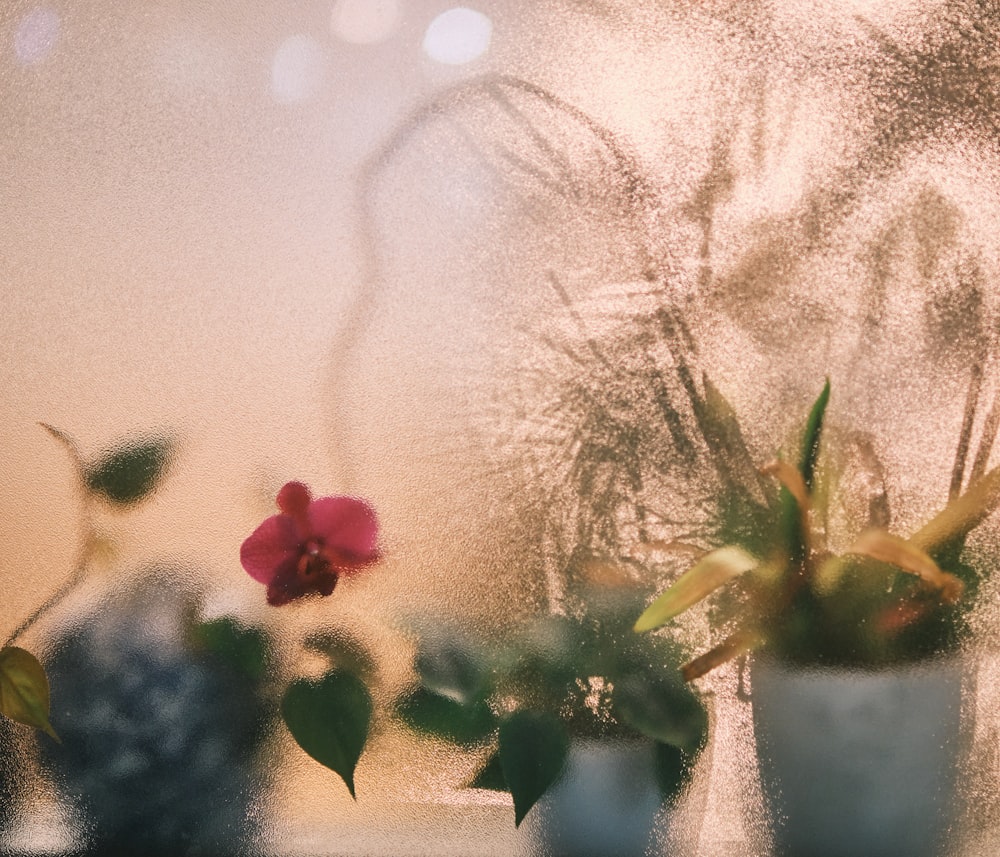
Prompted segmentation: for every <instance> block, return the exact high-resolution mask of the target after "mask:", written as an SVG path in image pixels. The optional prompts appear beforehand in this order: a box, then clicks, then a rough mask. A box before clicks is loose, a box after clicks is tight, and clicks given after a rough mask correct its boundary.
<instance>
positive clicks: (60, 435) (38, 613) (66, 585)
mask: <svg viewBox="0 0 1000 857" xmlns="http://www.w3.org/2000/svg"><path fill="white" fill-rule="evenodd" d="M39 425H40V426H41V427H42V428H43V429H45V430H46V431H47V432H48V433H49V434H50V435H52V436H53V437H54V438H55V439H56V440H58V441H59V442H60V443H61V444H62V445H63V446H64V447H65V448H66V451H67V452H69V454H70V458H72V459H73V465H74V467H73V470H74V473H75V474H76V477H77V481H78V482H79V483H80V485H81V488H82V490H83V496H84V501H83V511H82V516H81V517H82V521H81V524H82V526H83V528H84V531H85V532H87V533H90V509H89V506H90V504H89V502H88V498H89V495H88V494H87V492H86V488H85V486H83V459H82V458H81V457H80V452H79V450H78V448H77V445H76V442H75V441H74V440H73V438H71V437H70V436H69V435H68V434H66V433H65V432H62V431H60V430H59V429H57V428H55V427H54V426H50V425H49V424H48V423H39ZM92 548H93V544H92V539H91V538H90V537H89V536H88V538H87V541H86V543H85V544H84V545H83V550H82V551H81V553H80V557H79V559H78V560H77V562H76V567H75V568H74V569H73V573H72V574H71V575H70V576H69V577H68V578H67V579H66V580H65V581H64V582H63V583H62V585H61V586H60V587H59V588H58V589H57V590H56V591H55V592H54V593H53V594H52V595H50V596H49V597H48V598H47V599H45V601H43V602H42V604H41V605H40V606H39V607H37V608H35V610H34V611H32V613H31V614H30V615H29V616H28V617H27V618H26V619H24V621H22V622H21V624H20V625H18V626H17V627H16V628H15V629H14V631H13V632H12V633H11V635H10V636H9V637H7V640H6V642H4V644H3V646H4V647H7V646H10V645H13V643H14V642H15V641H16V640H17V639H18V637H20V636H21V635H22V634H23V633H24V632H25V631H27V630H28V629H29V628H30V627H31V626H32V625H34V624H35V622H37V621H38V620H39V619H40V618H41V617H42V616H44V615H45V614H46V613H47V612H48V611H49V610H51V609H52V608H53V607H55V606H56V605H57V604H58V603H59V602H60V601H62V600H63V599H64V598H65V597H66V596H67V595H69V593H70V592H71V591H72V590H73V588H74V587H75V586H76V585H77V584H78V583H79V582H80V581H81V580H82V579H83V577H84V575H85V574H86V571H87V565H88V564H89V561H90V554H91V550H92Z"/></svg>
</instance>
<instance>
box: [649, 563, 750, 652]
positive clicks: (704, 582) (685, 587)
mask: <svg viewBox="0 0 1000 857" xmlns="http://www.w3.org/2000/svg"><path fill="white" fill-rule="evenodd" d="M758 565H759V560H758V559H757V558H756V557H754V556H752V555H751V554H749V553H747V552H746V551H745V550H743V549H742V548H738V547H735V546H729V547H724V548H719V549H717V550H714V551H710V552H709V553H707V554H705V556H703V557H702V558H701V559H700V560H699V561H698V562H696V563H695V564H694V566H692V567H691V568H690V569H689V570H688V571H686V572H685V573H684V574H682V575H681V576H680V578H679V579H678V580H677V582H676V583H674V585H673V586H671V587H670V588H669V589H668V590H667V591H666V592H664V593H663V594H662V595H660V597H659V598H657V599H656V600H655V601H654V602H653V603H652V604H650V605H649V607H647V608H646V610H645V612H644V613H643V614H642V615H641V616H640V617H639V619H638V621H637V622H636V623H635V626H634V630H636V631H639V632H642V631H652V630H653V629H654V628H659V627H660V626H661V625H664V624H666V623H667V622H669V621H670V620H671V619H673V618H674V617H675V616H677V615H679V614H681V613H683V612H684V611H685V610H687V609H688V608H689V607H691V606H692V605H694V604H697V603H698V602H699V601H701V600H702V599H703V598H704V597H705V596H707V595H709V594H711V593H712V592H714V591H715V590H716V589H718V588H719V587H720V586H723V585H724V584H726V583H728V582H729V581H730V580H732V579H733V578H734V577H739V575H741V574H743V573H744V572H747V571H750V570H751V569H754V568H756V567H757V566H758Z"/></svg>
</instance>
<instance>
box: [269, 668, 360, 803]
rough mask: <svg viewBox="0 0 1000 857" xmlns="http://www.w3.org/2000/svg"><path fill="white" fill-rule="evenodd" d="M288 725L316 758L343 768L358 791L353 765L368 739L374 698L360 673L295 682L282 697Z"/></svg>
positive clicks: (336, 768) (335, 673) (335, 769)
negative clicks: (358, 675) (358, 676)
mask: <svg viewBox="0 0 1000 857" xmlns="http://www.w3.org/2000/svg"><path fill="white" fill-rule="evenodd" d="M281 716H282V717H283V718H284V721H285V725H286V726H287V727H288V731H289V732H291V733H292V737H293V738H295V740H296V741H297V742H298V745H299V746H300V747H301V748H302V749H303V750H305V752H306V753H308V754H309V755H310V756H312V758H314V759H315V760H316V761H317V762H319V763H320V764H321V765H325V766H326V767H328V768H329V769H330V770H331V771H333V772H334V773H336V774H339V775H340V777H341V778H342V779H343V781H344V783H345V784H346V785H347V788H348V790H349V791H350V793H351V797H356V795H355V794H354V769H355V767H357V764H358V759H359V758H360V757H361V752H362V751H363V750H364V748H365V742H366V741H367V740H368V729H369V726H370V725H371V717H372V700H371V696H370V695H369V693H368V689H367V688H366V687H365V685H364V683H363V682H362V681H361V680H360V679H358V678H357V677H356V676H353V675H351V674H350V673H346V672H338V671H336V670H334V671H332V672H329V673H327V674H326V675H325V676H323V678H321V679H320V680H319V681H318V682H316V681H308V680H305V679H300V680H299V681H296V682H293V683H292V684H291V685H290V686H289V688H288V690H287V691H286V692H285V696H284V699H282V701H281Z"/></svg>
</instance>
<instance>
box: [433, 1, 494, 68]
mask: <svg viewBox="0 0 1000 857" xmlns="http://www.w3.org/2000/svg"><path fill="white" fill-rule="evenodd" d="M492 36H493V22H492V21H491V20H490V19H489V18H487V17H486V16H485V15H484V14H483V13H482V12H477V11H475V10H474V9H466V8H464V7H461V6H459V7H457V8H455V9H449V10H448V11H446V12H442V13H441V14H440V15H438V16H437V17H436V18H435V19H434V20H433V21H431V23H430V26H429V27H428V28H427V32H426V33H425V34H424V52H425V53H426V54H427V56H429V57H430V58H431V59H433V60H436V61H437V62H440V63H446V64H447V65H462V64H463V63H467V62H472V61H473V60H475V59H478V58H479V57H481V56H482V55H483V54H484V53H486V51H487V49H488V48H489V46H490V39H491V37H492Z"/></svg>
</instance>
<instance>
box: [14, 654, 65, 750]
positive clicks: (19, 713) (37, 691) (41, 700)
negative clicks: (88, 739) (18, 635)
mask: <svg viewBox="0 0 1000 857" xmlns="http://www.w3.org/2000/svg"><path fill="white" fill-rule="evenodd" d="M0 713H3V714H5V715H6V716H7V717H9V718H10V719H11V720H16V721H17V722H18V723H26V724H27V725H28V726H34V727H35V728H36V729H41V730H42V731H43V732H44V733H45V734H46V735H50V736H52V737H53V738H55V740H56V741H58V740H59V736H58V735H56V731H55V729H53V728H52V724H51V723H49V680H48V678H46V676H45V670H44V669H43V668H42V665H41V664H40V663H39V662H38V659H37V658H36V657H35V656H34V655H33V654H31V652H27V651H25V650H24V649H19V648H18V647H17V646H7V648H5V649H3V650H2V651H0Z"/></svg>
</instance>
